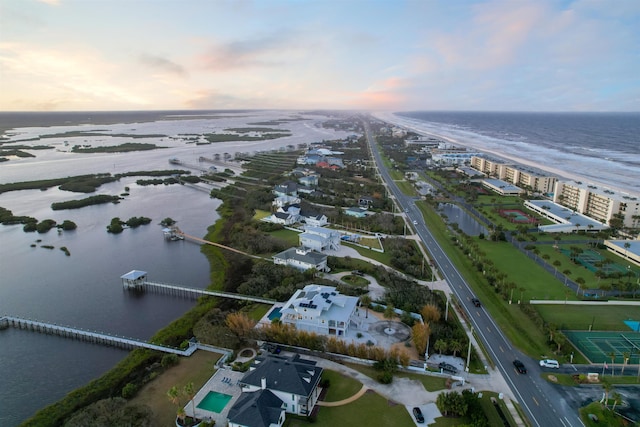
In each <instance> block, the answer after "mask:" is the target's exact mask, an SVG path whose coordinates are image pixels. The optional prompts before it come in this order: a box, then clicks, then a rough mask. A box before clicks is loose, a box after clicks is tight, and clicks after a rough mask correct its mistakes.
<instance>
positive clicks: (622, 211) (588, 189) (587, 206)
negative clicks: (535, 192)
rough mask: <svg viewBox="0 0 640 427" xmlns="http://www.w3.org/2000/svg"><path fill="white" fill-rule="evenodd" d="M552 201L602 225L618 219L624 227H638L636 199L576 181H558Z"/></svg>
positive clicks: (638, 203) (639, 217)
mask: <svg viewBox="0 0 640 427" xmlns="http://www.w3.org/2000/svg"><path fill="white" fill-rule="evenodd" d="M553 201H554V202H556V203H559V204H561V205H563V206H566V207H568V208H570V209H573V210H574V211H576V212H579V213H581V214H584V215H587V216H589V217H591V218H594V219H596V220H598V221H600V222H602V223H604V224H610V221H611V220H612V219H620V220H621V221H622V223H621V224H620V225H622V226H623V227H627V228H638V227H640V200H638V197H637V196H632V195H630V194H627V193H622V192H619V191H614V190H611V189H608V188H599V187H597V186H595V185H591V184H583V183H581V182H576V181H558V182H557V183H556V186H555V190H554V195H553Z"/></svg>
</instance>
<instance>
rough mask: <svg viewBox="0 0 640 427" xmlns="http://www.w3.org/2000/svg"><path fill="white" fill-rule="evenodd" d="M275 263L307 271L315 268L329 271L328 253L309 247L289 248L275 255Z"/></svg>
mask: <svg viewBox="0 0 640 427" xmlns="http://www.w3.org/2000/svg"><path fill="white" fill-rule="evenodd" d="M273 263H274V264H277V265H287V266H289V267H293V268H297V269H298V270H302V271H306V270H310V269H312V268H315V269H316V270H317V271H327V272H328V271H329V267H327V255H325V254H321V253H319V252H316V251H313V250H311V249H308V248H289V249H287V250H285V251H282V252H280V253H279V254H276V255H274V256H273Z"/></svg>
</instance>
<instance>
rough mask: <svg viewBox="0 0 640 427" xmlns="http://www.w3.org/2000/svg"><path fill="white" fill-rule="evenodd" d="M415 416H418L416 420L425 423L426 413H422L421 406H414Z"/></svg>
mask: <svg viewBox="0 0 640 427" xmlns="http://www.w3.org/2000/svg"><path fill="white" fill-rule="evenodd" d="M413 416H414V417H416V421H417V422H418V423H420V424H422V423H424V415H422V411H421V410H420V408H418V407H415V408H413Z"/></svg>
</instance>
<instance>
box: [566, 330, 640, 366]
mask: <svg viewBox="0 0 640 427" xmlns="http://www.w3.org/2000/svg"><path fill="white" fill-rule="evenodd" d="M562 332H563V333H564V335H565V336H566V337H567V338H568V339H569V340H570V341H571V342H572V343H573V345H574V346H575V347H576V348H577V349H578V350H579V351H580V352H581V353H582V354H583V355H584V356H585V357H586V358H587V359H589V361H590V362H591V363H605V362H606V363H611V359H612V358H611V355H612V353H613V354H615V357H614V361H615V362H614V363H616V364H618V363H619V364H622V363H624V357H625V354H627V356H628V357H629V361H628V362H627V363H630V364H637V363H640V332H631V331H630V332H626V331H625V332H605V331H597V332H588V331H562Z"/></svg>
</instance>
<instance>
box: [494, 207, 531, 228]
mask: <svg viewBox="0 0 640 427" xmlns="http://www.w3.org/2000/svg"><path fill="white" fill-rule="evenodd" d="M499 214H500V216H502V217H503V218H507V219H508V220H509V221H511V222H517V223H521V224H531V223H534V222H536V221H537V220H536V219H535V218H532V217H530V216H529V215H527V214H526V213H524V212H522V211H521V210H520V209H501V210H500V211H499Z"/></svg>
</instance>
